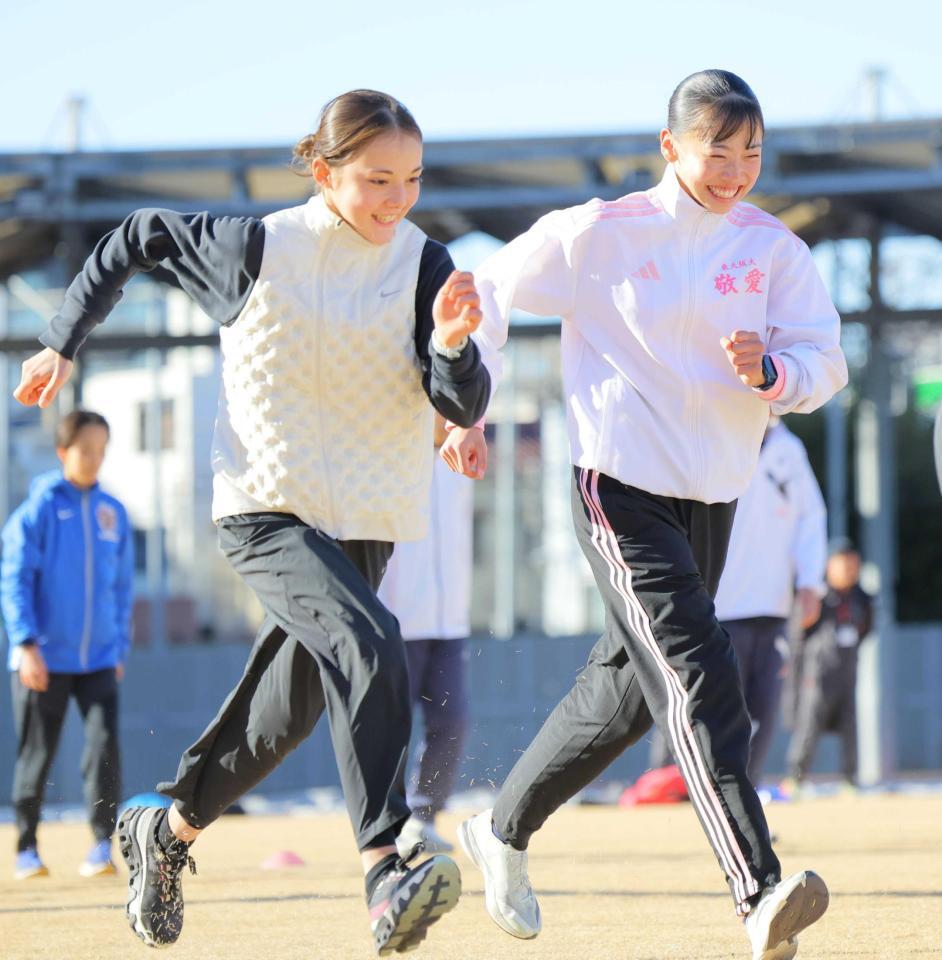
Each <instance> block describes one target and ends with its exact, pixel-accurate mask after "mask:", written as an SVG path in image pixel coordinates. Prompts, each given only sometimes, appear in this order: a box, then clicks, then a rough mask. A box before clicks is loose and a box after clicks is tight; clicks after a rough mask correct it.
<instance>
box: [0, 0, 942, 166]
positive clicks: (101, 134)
mask: <svg viewBox="0 0 942 960" xmlns="http://www.w3.org/2000/svg"><path fill="white" fill-rule="evenodd" d="M0 10H2V12H0V38H2V40H3V62H2V75H0V151H24V150H30V151H32V150H43V149H57V148H62V147H63V146H64V144H65V142H66V123H65V120H64V113H63V110H62V104H63V103H64V101H65V99H66V98H67V97H69V96H70V95H74V94H81V95H83V96H84V97H86V98H87V100H88V102H89V105H90V109H89V111H88V117H87V123H86V129H85V143H86V146H87V147H88V148H92V149H98V148H106V149H110V148H114V149H118V148H128V147H135V148H136V147H147V146H160V147H169V146H211V145H220V144H233V145H234V144H239V145H251V144H279V143H285V144H288V143H292V142H294V141H295V140H296V139H298V138H299V137H301V136H302V135H303V134H305V133H307V132H308V131H309V129H310V127H311V126H312V124H313V122H314V119H315V117H316V115H317V112H318V109H319V108H320V106H321V105H322V104H323V103H324V102H325V101H326V100H327V99H329V98H330V97H331V96H333V95H335V94H337V93H340V92H342V91H343V90H346V89H350V88H351V87H355V86H372V87H377V88H379V89H382V90H387V91H388V92H390V93H393V94H394V95H396V96H398V97H399V98H400V99H401V100H403V101H404V102H405V103H406V104H407V105H408V106H409V107H410V108H411V109H412V111H413V113H415V115H416V117H417V119H418V120H419V123H420V124H421V125H422V127H423V128H424V130H425V133H426V136H427V137H428V138H430V139H440V138H460V137H477V136H485V135H496V136H513V135H519V134H534V133H550V134H562V133H567V132H571V133H586V132H612V131H623V130H624V131H644V130H652V131H653V130H655V129H657V128H658V127H659V126H660V124H661V123H662V120H663V115H664V112H665V108H666V103H667V99H668V97H669V95H670V92H671V90H672V89H673V87H674V86H675V85H676V83H677V82H678V81H679V80H680V79H682V78H683V77H684V76H686V75H687V74H688V73H692V72H694V71H695V70H698V69H701V68H704V67H708V66H720V67H725V68H727V69H731V70H734V71H736V72H737V73H739V74H741V75H742V76H743V77H745V79H746V80H747V81H748V82H749V83H750V84H751V85H752V86H753V88H754V89H755V91H756V93H757V94H758V95H759V98H760V100H761V101H762V104H763V108H764V110H765V114H766V118H767V121H768V123H769V125H770V126H776V125H782V124H789V123H803V122H818V121H821V122H829V121H835V120H847V119H852V118H860V117H863V116H864V114H865V110H866V105H865V104H866V100H865V97H864V94H863V91H862V85H861V82H860V80H861V76H862V74H863V72H864V70H865V69H866V68H867V67H869V66H873V65H879V66H882V67H885V68H886V69H887V70H888V72H889V82H888V86H887V97H886V107H887V115H888V116H897V117H901V116H912V115H920V116H935V117H942V80H940V73H939V67H938V62H939V54H938V38H939V36H940V35H942V4H940V3H939V2H938V0H934V2H929V0H925V2H923V0H894V2H893V3H892V4H885V5H884V4H879V5H878V4H876V3H863V4H862V3H860V2H859V0H858V2H855V3H852V2H845V0H839V2H829V0H817V2H807V0H792V2H788V3H781V2H778V3H774V4H772V3H767V4H766V3H761V2H753V3H742V2H729V3H716V2H714V3H706V2H700V3H696V2H689V0H672V2H669V3H661V4H636V3H633V2H632V0H600V2H592V0H589V2H584V3H581V4H575V3H571V2H569V3H561V2H558V0H546V2H534V0H470V2H468V3H466V4H455V3H449V2H448V0H436V2H427V0H417V2H391V0H390V2H382V3H381V2H378V0H359V2H358V0H344V2H337V0H331V2H327V3H324V2H320V3H318V2H310V0H309V2H307V3H299V2H297V0H281V2H279V3H272V4H270V5H267V4H264V3H252V4H248V3H240V2H238V0H234V2H230V3H222V2H219V0H185V2H184V0H162V2H160V3H155V4H147V5H141V4H133V3H128V2H127V0H123V2H120V3H119V2H117V0H98V2H96V0H87V2H78V3H75V2H69V3H66V2H64V0H33V2H26V0H20V2H16V0H12V2H8V3H5V4H3V5H2V8H0ZM652 10H653V11H655V15H652V14H651V13H650V11H652ZM269 11H270V13H269ZM861 11H865V12H861Z"/></svg>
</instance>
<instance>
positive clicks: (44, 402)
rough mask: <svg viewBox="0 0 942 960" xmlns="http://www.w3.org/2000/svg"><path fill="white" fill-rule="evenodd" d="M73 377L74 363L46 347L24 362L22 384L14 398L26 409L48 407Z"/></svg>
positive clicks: (21, 373) (16, 390) (14, 393)
mask: <svg viewBox="0 0 942 960" xmlns="http://www.w3.org/2000/svg"><path fill="white" fill-rule="evenodd" d="M71 375H72V361H71V360H66V358H65V357H63V356H62V355H61V354H59V353H56V351H55V350H53V349H52V348H51V347H46V348H45V349H44V350H40V351H39V353H36V354H33V356H31V357H30V358H29V359H28V360H24V361H23V366H22V368H21V372H20V383H19V386H17V388H16V389H15V390H14V391H13V397H14V399H15V400H19V402H20V403H22V404H23V405H24V406H26V407H33V406H35V405H36V404H37V403H38V404H39V406H40V407H43V408H45V407H48V406H49V404H50V403H52V401H53V400H55V399H56V394H57V393H58V392H59V391H60V390H61V389H62V387H63V386H64V385H65V383H66V381H67V380H68V379H69V377H70V376H71Z"/></svg>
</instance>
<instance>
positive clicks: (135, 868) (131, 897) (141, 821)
mask: <svg viewBox="0 0 942 960" xmlns="http://www.w3.org/2000/svg"><path fill="white" fill-rule="evenodd" d="M158 812H159V811H157V810H151V809H147V808H144V809H142V808H140V807H137V808H132V809H130V810H128V811H126V813H125V814H123V815H122V816H121V818H120V819H119V820H118V844H119V849H120V850H121V856H122V857H123V858H124V862H125V863H126V864H127V868H128V902H127V907H126V908H125V911H124V915H125V916H126V917H127V919H128V923H129V924H130V925H131V929H132V930H133V931H134V933H135V935H136V936H137V937H138V938H139V939H141V940H143V941H144V943H145V944H147V946H148V947H166V946H169V945H170V944H169V943H159V942H158V941H157V940H155V939H154V935H153V933H151V931H150V930H148V929H147V927H145V926H144V922H143V920H142V919H141V902H142V900H143V898H144V890H145V889H146V888H147V883H146V878H147V836H148V830H153V828H154V817H155V816H156V815H157V813H158ZM172 942H173V941H171V943H172Z"/></svg>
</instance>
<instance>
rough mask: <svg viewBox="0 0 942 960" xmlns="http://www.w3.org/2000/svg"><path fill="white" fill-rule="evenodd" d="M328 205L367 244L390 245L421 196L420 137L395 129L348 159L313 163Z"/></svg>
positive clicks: (316, 159) (315, 175)
mask: <svg viewBox="0 0 942 960" xmlns="http://www.w3.org/2000/svg"><path fill="white" fill-rule="evenodd" d="M311 169H312V172H313V174H314V180H315V181H316V182H317V184H318V186H319V187H320V189H321V192H322V193H323V195H324V201H325V202H326V204H327V206H328V207H329V208H330V209H331V210H333V212H334V213H336V214H337V216H339V217H342V218H343V219H344V220H345V221H346V222H347V223H348V224H349V225H350V226H351V227H353V229H354V230H356V232H357V233H358V234H360V236H361V237H363V238H364V239H365V240H369V241H370V243H376V244H383V243H389V241H390V240H392V238H393V235H394V234H395V232H396V226H397V225H398V224H399V221H400V220H402V219H403V218H404V217H405V216H406V215H407V214H408V213H409V211H410V210H411V209H412V208H413V207H414V206H415V204H416V201H417V200H418V199H419V185H420V183H421V178H422V141H421V140H420V139H418V138H417V137H415V136H414V135H413V134H411V133H406V132H404V131H401V130H393V131H390V132H389V133H383V134H380V135H379V136H376V137H374V138H373V139H372V140H370V141H369V142H368V143H367V144H366V146H365V147H363V149H362V150H360V151H359V152H358V153H357V154H356V155H355V156H354V158H353V159H352V160H350V161H349V162H348V163H345V164H342V165H336V166H331V165H329V164H328V163H327V161H326V160H323V159H322V158H320V157H317V158H315V160H314V161H313V163H312V164H311Z"/></svg>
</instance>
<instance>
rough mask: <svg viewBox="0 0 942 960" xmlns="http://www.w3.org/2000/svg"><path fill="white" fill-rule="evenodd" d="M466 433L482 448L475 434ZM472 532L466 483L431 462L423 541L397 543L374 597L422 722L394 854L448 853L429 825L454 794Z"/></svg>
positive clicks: (463, 711)
mask: <svg viewBox="0 0 942 960" xmlns="http://www.w3.org/2000/svg"><path fill="white" fill-rule="evenodd" d="M469 432H473V433H476V434H477V435H478V439H479V440H480V442H481V443H483V434H482V431H481V429H480V428H479V427H474V428H472V431H469ZM446 436H447V434H446V432H445V421H444V418H443V417H441V416H440V415H438V414H436V417H435V436H434V443H435V448H436V450H440V449H441V447H442V444H443V443H444V442H445V439H446ZM469 445H470V444H469ZM473 527H474V487H473V484H472V482H471V481H470V480H469V479H468V478H467V477H464V476H462V475H461V474H460V473H457V472H455V471H453V470H451V469H450V468H449V467H448V465H447V464H446V462H445V461H444V460H443V459H441V458H440V457H436V459H435V466H434V469H433V471H432V488H431V496H430V500H429V534H428V536H427V537H425V539H423V540H412V541H407V542H405V543H397V544H396V547H395V549H394V550H393V555H392V557H391V558H390V560H389V563H388V564H387V566H386V575H385V576H384V577H383V582H382V584H381V585H380V588H379V593H378V596H379V599H380V600H382V601H383V603H384V604H385V605H386V606H387V607H388V608H389V610H390V611H391V612H392V613H393V614H395V616H396V619H397V620H398V621H399V630H400V633H401V634H402V639H403V640H405V641H406V659H407V661H408V665H409V691H410V694H411V697H412V708H413V710H415V709H420V710H421V711H422V720H423V723H424V731H423V732H424V737H423V739H422V742H421V743H420V744H419V747H418V750H417V757H416V762H415V771H414V773H413V775H412V776H411V777H410V780H409V793H408V803H409V806H410V807H411V808H412V815H411V816H410V817H409V819H408V820H407V821H406V823H405V825H404V826H403V828H402V831H401V832H400V834H399V837H398V838H397V841H396V843H397V844H398V846H399V849H400V852H405V851H407V850H409V849H411V848H412V847H413V846H414V845H415V844H416V843H419V842H421V843H423V844H424V845H425V851H426V853H442V852H444V853H447V852H449V851H450V850H451V849H452V844H451V843H450V842H449V841H447V840H446V839H445V838H444V837H443V836H442V835H441V834H440V833H439V832H438V830H436V828H435V820H436V817H437V816H438V814H439V813H440V812H441V811H442V810H443V809H444V808H445V804H446V802H447V801H448V798H449V796H451V793H452V791H453V789H454V786H455V779H456V777H457V775H458V768H459V764H460V756H461V748H462V746H463V744H464V740H465V735H466V734H467V728H468V678H467V674H468V662H467V661H468V649H467V646H468V645H467V639H468V636H469V634H470V633H471V568H472V563H473V559H474V558H473V549H472V548H473V541H472V537H473Z"/></svg>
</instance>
